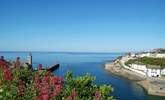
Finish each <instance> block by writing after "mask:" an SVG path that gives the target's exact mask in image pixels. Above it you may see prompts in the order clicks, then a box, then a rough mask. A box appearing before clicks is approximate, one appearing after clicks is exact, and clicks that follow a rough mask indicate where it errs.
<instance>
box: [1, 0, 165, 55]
mask: <svg viewBox="0 0 165 100" xmlns="http://www.w3.org/2000/svg"><path fill="white" fill-rule="evenodd" d="M0 37H1V38H0V51H6V50H7V51H17V50H18V51H87V52H91V51H94V52H112V51H113V52H114V51H137V50H148V49H152V48H159V47H162V48H165V0H0Z"/></svg>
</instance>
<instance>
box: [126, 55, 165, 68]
mask: <svg viewBox="0 0 165 100" xmlns="http://www.w3.org/2000/svg"><path fill="white" fill-rule="evenodd" d="M133 63H134V64H144V65H154V66H161V67H165V58H150V57H141V58H137V59H130V60H128V61H127V62H126V65H129V64H133Z"/></svg>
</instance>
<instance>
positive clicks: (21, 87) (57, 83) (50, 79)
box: [0, 64, 113, 100]
mask: <svg viewBox="0 0 165 100" xmlns="http://www.w3.org/2000/svg"><path fill="white" fill-rule="evenodd" d="M94 80H95V77H92V76H90V75H88V74H87V75H85V76H78V77H76V78H74V77H73V74H72V72H67V73H66V75H65V78H64V79H63V78H62V77H59V76H54V75H53V74H52V73H50V72H48V71H46V70H42V68H41V65H40V66H39V68H38V70H37V71H33V70H31V69H28V68H27V67H24V66H20V67H15V68H10V67H8V66H6V65H5V66H4V65H2V64H0V100H1V99H3V100H113V97H112V96H111V95H110V93H111V92H112V91H113V89H112V87H111V86H107V85H103V86H97V85H95V84H94Z"/></svg>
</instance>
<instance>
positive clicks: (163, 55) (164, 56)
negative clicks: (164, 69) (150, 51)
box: [156, 53, 165, 58]
mask: <svg viewBox="0 0 165 100" xmlns="http://www.w3.org/2000/svg"><path fill="white" fill-rule="evenodd" d="M156 57H157V58H165V54H164V53H162V54H161V53H158V54H156Z"/></svg>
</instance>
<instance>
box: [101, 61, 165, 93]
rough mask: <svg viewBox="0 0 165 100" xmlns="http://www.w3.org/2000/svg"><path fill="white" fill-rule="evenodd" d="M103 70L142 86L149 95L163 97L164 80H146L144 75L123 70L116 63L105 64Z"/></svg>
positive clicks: (164, 89)
mask: <svg viewBox="0 0 165 100" xmlns="http://www.w3.org/2000/svg"><path fill="white" fill-rule="evenodd" d="M104 68H105V70H107V71H109V72H110V73H112V74H115V75H118V76H122V77H124V78H127V79H129V80H131V81H135V82H136V83H137V84H138V85H140V86H142V87H143V88H144V89H145V90H146V91H147V93H148V94H149V95H157V96H165V79H162V78H148V77H146V76H144V75H140V74H138V73H136V72H133V71H130V70H128V69H125V68H124V67H122V66H121V65H120V63H117V62H112V63H106V64H105V65H104Z"/></svg>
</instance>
